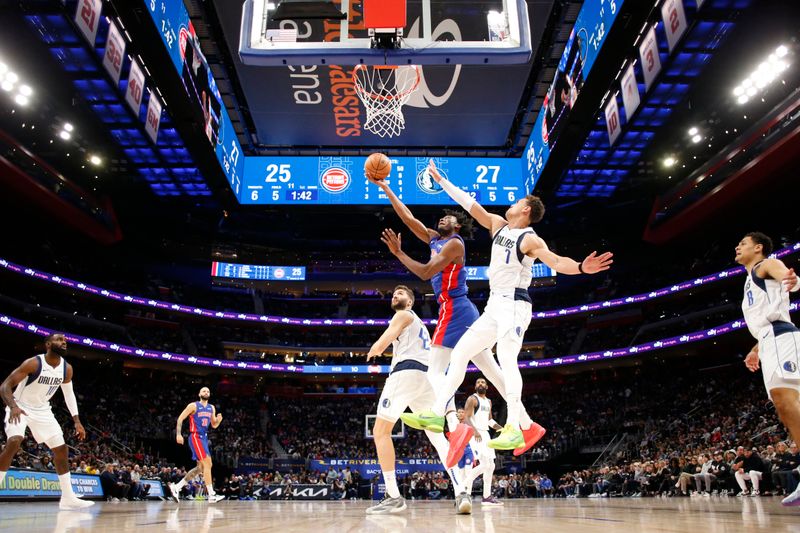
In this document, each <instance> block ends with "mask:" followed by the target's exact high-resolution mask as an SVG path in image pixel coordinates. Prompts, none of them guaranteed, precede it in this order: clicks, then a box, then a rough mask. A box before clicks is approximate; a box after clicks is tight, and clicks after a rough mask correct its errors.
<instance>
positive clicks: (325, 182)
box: [319, 167, 352, 194]
mask: <svg viewBox="0 0 800 533" xmlns="http://www.w3.org/2000/svg"><path fill="white" fill-rule="evenodd" d="M351 181H352V180H351V179H350V173H349V172H347V171H346V170H345V169H343V168H340V167H331V168H329V169H327V170H325V172H323V173H322V176H320V178H319V182H320V185H322V188H323V189H325V190H326V191H328V192H332V193H334V194H338V193H340V192H342V191H344V190H346V189H347V188H348V187H349V186H350V182H351Z"/></svg>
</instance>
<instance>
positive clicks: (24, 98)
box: [14, 94, 29, 106]
mask: <svg viewBox="0 0 800 533" xmlns="http://www.w3.org/2000/svg"><path fill="white" fill-rule="evenodd" d="M14 101H15V102H16V103H18V104H19V105H22V106H24V105H28V101H29V100H28V97H27V96H25V95H24V94H18V95H17V96H15V97H14Z"/></svg>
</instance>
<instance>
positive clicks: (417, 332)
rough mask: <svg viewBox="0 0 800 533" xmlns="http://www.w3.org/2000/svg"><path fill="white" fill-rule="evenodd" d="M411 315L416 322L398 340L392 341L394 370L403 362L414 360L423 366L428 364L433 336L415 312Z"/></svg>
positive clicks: (406, 328)
mask: <svg viewBox="0 0 800 533" xmlns="http://www.w3.org/2000/svg"><path fill="white" fill-rule="evenodd" d="M406 312H408V313H411V315H412V316H413V317H414V320H413V321H412V322H411V324H409V325H408V326H406V327H405V329H403V331H402V332H401V333H400V335H399V336H398V337H397V339H395V340H393V341H392V370H394V367H395V366H396V365H397V363H400V362H402V361H408V360H414V361H419V362H420V363H422V364H423V365H427V364H428V359H429V355H430V349H431V336H430V334H429V333H428V328H426V327H425V324H423V323H422V320H420V319H419V317H418V316H417V315H416V313H414V311H406Z"/></svg>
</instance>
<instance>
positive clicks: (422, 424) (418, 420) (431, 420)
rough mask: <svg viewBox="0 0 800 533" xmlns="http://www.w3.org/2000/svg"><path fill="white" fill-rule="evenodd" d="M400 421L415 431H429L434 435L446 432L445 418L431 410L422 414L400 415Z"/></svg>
mask: <svg viewBox="0 0 800 533" xmlns="http://www.w3.org/2000/svg"><path fill="white" fill-rule="evenodd" d="M400 420H402V421H403V422H404V423H405V424H406V425H407V426H411V427H412V428H414V429H427V430H428V431H433V432H434V433H441V432H443V431H444V417H443V416H439V415H437V414H436V413H434V412H433V411H432V410H430V409H428V410H427V411H422V412H420V413H403V414H402V415H400Z"/></svg>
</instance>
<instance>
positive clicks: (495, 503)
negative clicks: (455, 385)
mask: <svg viewBox="0 0 800 533" xmlns="http://www.w3.org/2000/svg"><path fill="white" fill-rule="evenodd" d="M501 505H505V504H504V503H503V502H501V501H500V500H498V499H497V498H495V497H494V496H489V497H488V498H483V499H481V507H499V506H501Z"/></svg>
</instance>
